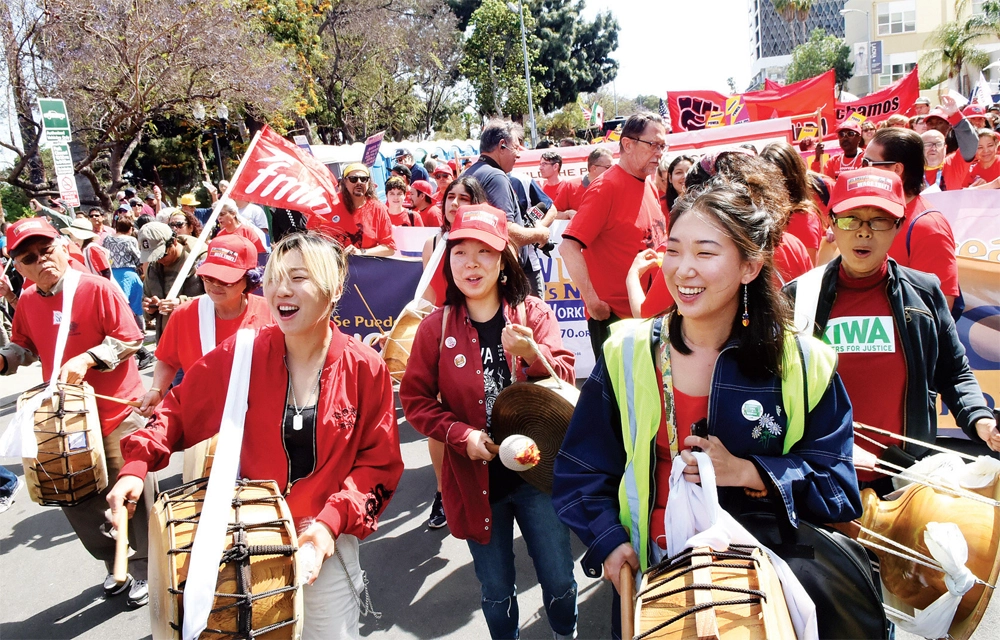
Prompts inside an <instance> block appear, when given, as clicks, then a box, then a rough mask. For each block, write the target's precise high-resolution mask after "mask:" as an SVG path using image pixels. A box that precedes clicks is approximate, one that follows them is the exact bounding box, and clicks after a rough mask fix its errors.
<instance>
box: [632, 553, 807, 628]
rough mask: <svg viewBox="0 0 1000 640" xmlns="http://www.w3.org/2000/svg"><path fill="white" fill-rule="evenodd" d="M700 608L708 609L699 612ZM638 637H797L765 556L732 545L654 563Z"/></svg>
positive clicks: (638, 612)
mask: <svg viewBox="0 0 1000 640" xmlns="http://www.w3.org/2000/svg"><path fill="white" fill-rule="evenodd" d="M713 603H714V604H713ZM705 605H709V606H705ZM699 606H703V607H704V608H702V609H701V610H698V611H695V609H697V608H698V607H699ZM635 635H636V637H637V638H657V639H660V640H665V639H668V638H669V639H671V640H674V639H677V640H680V639H682V638H684V639H687V638H700V639H703V638H718V639H725V640H744V639H746V640H751V639H752V640H757V639H761V640H763V639H765V638H767V639H770V640H778V639H781V640H785V639H790V640H794V638H795V629H794V627H793V626H792V620H791V616H790V615H789V613H788V607H787V606H786V604H785V596H784V592H783V591H782V589H781V582H780V581H779V579H778V575H777V574H776V573H775V571H774V567H773V566H772V565H771V561H770V560H769V559H768V557H767V555H766V554H765V553H764V552H763V551H762V550H761V549H760V548H758V547H750V546H742V545H732V546H731V547H730V548H729V550H728V551H725V552H714V551H712V550H711V549H709V548H708V547H699V548H695V549H687V550H685V551H684V552H683V553H680V554H678V555H677V556H675V557H674V558H668V559H666V560H664V561H663V562H661V563H660V564H658V565H656V566H654V567H651V568H650V569H649V570H648V571H647V572H646V573H645V575H643V577H642V583H641V585H640V587H639V594H638V597H637V599H636V607H635Z"/></svg>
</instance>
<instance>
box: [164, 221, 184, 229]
mask: <svg viewBox="0 0 1000 640" xmlns="http://www.w3.org/2000/svg"><path fill="white" fill-rule="evenodd" d="M186 225H187V223H186V222H168V223H167V226H168V227H170V228H171V229H183V228H184V227H185V226H186Z"/></svg>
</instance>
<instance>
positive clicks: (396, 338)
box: [382, 300, 434, 384]
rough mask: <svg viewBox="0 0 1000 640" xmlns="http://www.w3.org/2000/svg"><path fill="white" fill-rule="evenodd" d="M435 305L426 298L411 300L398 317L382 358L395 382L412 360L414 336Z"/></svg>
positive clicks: (399, 379)
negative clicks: (411, 351) (411, 352)
mask: <svg viewBox="0 0 1000 640" xmlns="http://www.w3.org/2000/svg"><path fill="white" fill-rule="evenodd" d="M433 309H434V307H432V306H431V304H430V303H429V302H427V301H426V300H419V301H411V302H409V303H408V304H407V305H406V306H405V307H403V310H402V311H401V312H400V313H399V316H398V317H397V318H396V322H395V323H393V325H392V331H390V332H389V337H388V338H387V339H386V342H385V346H383V347H382V359H383V360H385V364H386V367H387V368H388V369H389V376H390V377H391V378H392V380H393V382H395V383H396V384H399V383H400V382H402V380H403V373H405V372H406V363H407V362H409V360H410V350H411V349H412V348H413V338H414V337H415V336H416V335H417V327H418V326H419V325H420V322H421V321H422V320H423V319H424V318H426V317H427V316H428V315H429V314H430V312H431V311H433Z"/></svg>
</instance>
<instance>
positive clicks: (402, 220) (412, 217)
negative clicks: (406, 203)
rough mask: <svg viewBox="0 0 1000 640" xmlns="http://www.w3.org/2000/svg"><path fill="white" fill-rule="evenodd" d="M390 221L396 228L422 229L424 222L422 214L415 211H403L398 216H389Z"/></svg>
mask: <svg viewBox="0 0 1000 640" xmlns="http://www.w3.org/2000/svg"><path fill="white" fill-rule="evenodd" d="M389 221H390V222H391V223H392V226H394V227H422V226H424V221H423V219H422V218H421V217H420V214H419V213H418V212H416V211H414V210H413V209H403V210H402V211H400V212H399V215H398V216H394V215H392V214H391V213H390V214H389Z"/></svg>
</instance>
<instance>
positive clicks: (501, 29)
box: [459, 0, 547, 116]
mask: <svg viewBox="0 0 1000 640" xmlns="http://www.w3.org/2000/svg"><path fill="white" fill-rule="evenodd" d="M524 24H525V29H526V31H527V32H528V34H534V29H535V20H534V18H533V17H532V16H531V14H530V13H528V12H527V11H526V12H525V13H524ZM469 27H470V28H471V29H472V33H471V35H470V36H469V37H468V39H467V40H466V42H465V58H463V59H462V63H461V65H460V66H459V69H460V70H461V71H462V74H463V75H464V76H465V77H466V79H467V80H468V81H469V84H471V85H472V88H473V91H474V92H475V94H476V104H477V106H478V109H479V113H480V114H481V115H484V116H488V115H498V116H500V115H504V114H507V115H520V114H524V113H527V112H528V99H527V89H526V85H525V82H524V55H523V52H522V48H521V21H520V16H519V15H518V14H516V13H514V12H513V11H511V9H510V8H509V7H508V6H507V5H506V3H504V2H503V0H484V2H483V3H482V6H480V7H479V8H478V9H476V10H475V12H473V14H472V18H471V19H470V21H469ZM539 48H540V47H539V39H538V38H537V37H536V36H534V35H529V36H528V61H529V68H530V70H531V71H532V74H534V73H536V72H541V71H543V70H544V68H543V67H541V66H540V65H536V64H535V61H536V60H537V59H538V53H539ZM531 91H532V96H533V98H534V99H535V100H542V99H544V98H545V95H546V93H547V89H546V88H545V87H544V86H542V85H540V84H536V83H532V86H531Z"/></svg>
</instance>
